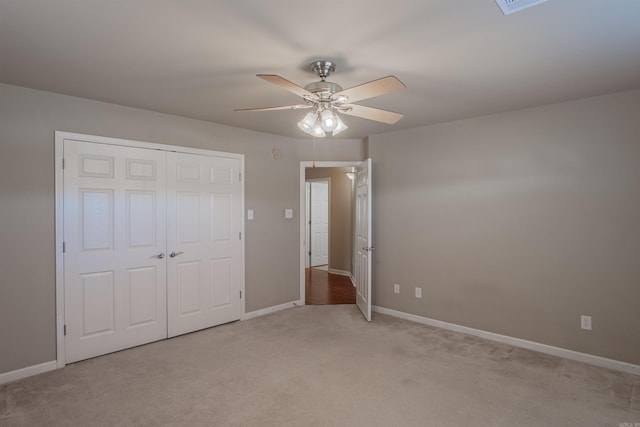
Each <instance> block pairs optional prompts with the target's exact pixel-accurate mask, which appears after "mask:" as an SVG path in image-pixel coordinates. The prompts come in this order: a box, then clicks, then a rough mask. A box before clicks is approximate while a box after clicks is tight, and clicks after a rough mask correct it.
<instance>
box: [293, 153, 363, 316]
mask: <svg viewBox="0 0 640 427" xmlns="http://www.w3.org/2000/svg"><path fill="white" fill-rule="evenodd" d="M360 163H362V160H354V161H344V162H329V161H319V162H312V161H301V162H300V301H301V302H302V304H301V305H304V301H305V274H304V271H305V265H306V264H305V256H306V255H305V253H306V250H305V240H306V234H307V230H306V220H305V219H306V212H307V206H306V199H307V197H306V192H305V182H306V177H305V169H306V168H312V167H317V168H348V167H351V166H358V165H359V164H360Z"/></svg>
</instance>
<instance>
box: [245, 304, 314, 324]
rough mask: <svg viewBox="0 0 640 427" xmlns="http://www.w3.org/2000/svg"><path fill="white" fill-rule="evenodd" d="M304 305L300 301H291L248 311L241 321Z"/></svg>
mask: <svg viewBox="0 0 640 427" xmlns="http://www.w3.org/2000/svg"><path fill="white" fill-rule="evenodd" d="M301 305H304V303H303V302H302V301H291V302H287V303H284V304H280V305H274V306H273V307H267V308H263V309H261V310H256V311H250V312H249V313H245V314H244V317H243V318H242V320H249V319H253V318H255V317H260V316H266V315H267V314H271V313H276V312H278V311H282V310H286V309H288V308H293V307H298V306H301Z"/></svg>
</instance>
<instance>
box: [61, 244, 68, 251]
mask: <svg viewBox="0 0 640 427" xmlns="http://www.w3.org/2000/svg"><path fill="white" fill-rule="evenodd" d="M65 252H67V242H62V253H65Z"/></svg>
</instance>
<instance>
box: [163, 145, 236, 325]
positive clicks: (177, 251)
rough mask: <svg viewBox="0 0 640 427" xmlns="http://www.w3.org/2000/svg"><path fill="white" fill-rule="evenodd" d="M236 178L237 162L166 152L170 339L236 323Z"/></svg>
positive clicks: (230, 159) (227, 159) (228, 159)
mask: <svg viewBox="0 0 640 427" xmlns="http://www.w3.org/2000/svg"><path fill="white" fill-rule="evenodd" d="M239 174H240V160H238V159H232V158H221V157H209V156H200V155H193V154H182V153H168V157H167V206H168V209H167V250H168V251H169V253H168V254H169V257H168V259H167V277H168V282H167V283H168V284H167V286H168V288H167V292H168V293H167V295H168V301H167V304H168V331H169V336H170V337H172V336H176V335H180V334H184V333H187V332H192V331H195V330H198V329H203V328H208V327H211V326H215V325H219V324H222V323H227V322H231V321H234V320H238V319H240V316H241V297H240V291H241V289H242V288H241V283H242V268H243V267H242V246H241V236H240V231H241V224H240V222H241V220H242V211H241V209H242V205H241V197H242V188H241V183H240V180H239Z"/></svg>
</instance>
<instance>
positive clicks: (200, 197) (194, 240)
mask: <svg viewBox="0 0 640 427" xmlns="http://www.w3.org/2000/svg"><path fill="white" fill-rule="evenodd" d="M64 159H65V168H64V178H63V179H64V196H63V199H64V202H63V204H64V215H63V216H64V219H63V224H64V225H63V228H64V242H65V253H64V295H65V299H64V301H65V314H64V317H65V325H66V336H65V340H64V342H65V353H66V357H65V361H66V363H71V362H74V361H78V360H82V359H86V358H89V357H93V356H97V355H101V354H106V353H109V352H113V351H117V350H122V349H125V348H129V347H133V346H136V345H140V344H145V343H148V342H151V341H156V340H160V339H163V338H167V337H168V336H175V335H179V334H183V333H187V332H192V331H195V330H198V329H203V328H207V327H211V326H216V325H219V324H222V323H227V322H230V321H233V320H238V319H240V317H241V315H242V308H241V307H242V306H241V297H240V291H241V289H242V280H243V275H242V271H243V259H242V256H243V255H242V246H241V240H240V231H241V230H242V228H241V220H242V211H241V210H242V202H241V199H242V188H241V184H240V182H239V173H240V167H241V166H240V165H241V163H240V160H239V159H238V158H226V157H216V156H207V155H196V154H183V153H175V152H166V151H161V150H157V149H155V150H154V149H144V148H135V147H125V146H119V145H111V144H99V143H93V142H83V141H74V140H69V139H65V141H64Z"/></svg>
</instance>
